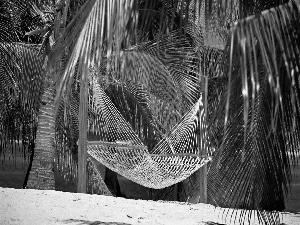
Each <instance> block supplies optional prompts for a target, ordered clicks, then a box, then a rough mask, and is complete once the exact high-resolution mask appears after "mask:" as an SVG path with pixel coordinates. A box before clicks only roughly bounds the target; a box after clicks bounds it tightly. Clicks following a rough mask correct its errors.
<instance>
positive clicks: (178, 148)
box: [88, 86, 212, 189]
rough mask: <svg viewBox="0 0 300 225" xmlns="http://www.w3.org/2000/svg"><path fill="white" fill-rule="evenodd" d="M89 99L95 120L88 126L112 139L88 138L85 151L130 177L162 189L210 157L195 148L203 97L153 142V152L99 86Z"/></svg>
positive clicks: (193, 170)
mask: <svg viewBox="0 0 300 225" xmlns="http://www.w3.org/2000/svg"><path fill="white" fill-rule="evenodd" d="M92 102H93V103H94V105H93V110H94V111H95V112H96V113H97V115H98V120H93V121H92V124H89V127H98V131H99V133H101V132H102V133H101V135H102V137H104V139H110V140H113V139H114V140H115V141H88V153H89V154H90V155H91V156H92V157H93V158H95V159H96V160H98V161H99V162H100V163H102V164H103V165H105V166H106V167H108V168H109V169H111V170H113V171H115V172H117V173H118V174H120V175H122V176H124V177H126V178H127V179H129V180H132V181H134V182H136V183H138V184H140V185H142V186H145V187H148V188H154V189H162V188H165V187H168V186H171V185H173V184H176V183H178V182H180V181H182V180H184V179H186V178H188V177H189V176H190V175H191V174H193V173H194V172H195V171H197V170H198V169H199V168H200V167H202V166H203V165H205V164H206V163H207V162H208V161H210V160H211V155H212V154H211V153H209V154H207V155H205V156H204V155H201V154H200V152H199V150H198V147H197V146H198V144H199V140H198V138H197V135H196V131H197V130H199V128H200V125H201V123H199V114H200V115H201V116H203V112H204V110H203V104H202V98H200V99H199V100H198V102H197V103H196V104H195V105H194V106H193V107H192V108H191V110H190V111H189V112H188V113H187V114H186V115H185V116H184V118H183V120H182V121H181V122H180V123H179V124H178V125H177V126H175V127H174V128H173V129H172V130H171V132H170V134H169V135H168V136H167V137H165V138H164V139H162V140H161V141H160V142H159V143H158V144H157V145H156V147H155V148H154V150H153V152H152V154H150V153H149V151H148V149H147V146H145V145H144V144H143V143H142V141H141V140H140V139H139V138H138V136H137V135H136V133H135V132H134V131H133V129H132V128H131V126H130V124H129V123H128V122H127V121H126V120H125V119H124V118H123V117H122V115H121V114H120V112H119V111H118V110H117V109H116V108H115V106H114V105H113V103H112V102H111V101H110V99H109V97H108V96H107V95H106V93H105V92H104V91H103V90H102V89H101V88H100V87H99V86H97V87H96V94H95V95H93V101H92ZM201 118H202V117H201ZM89 122H90V121H89ZM202 126H203V125H202Z"/></svg>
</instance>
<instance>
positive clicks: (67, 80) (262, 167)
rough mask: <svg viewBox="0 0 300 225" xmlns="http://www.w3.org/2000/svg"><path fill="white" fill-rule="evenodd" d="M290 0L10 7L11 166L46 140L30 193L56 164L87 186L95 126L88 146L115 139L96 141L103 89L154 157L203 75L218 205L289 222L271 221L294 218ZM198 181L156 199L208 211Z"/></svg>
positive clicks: (5, 113) (293, 18)
mask: <svg viewBox="0 0 300 225" xmlns="http://www.w3.org/2000/svg"><path fill="white" fill-rule="evenodd" d="M287 2H288V1H283V0H278V1H270V0H269V1H268V0H264V1H235V0H233V1H225V0H224V1H209V0H205V1H193V0H191V1H183V0H182V1H180V0H177V1H165V0H155V1H143V0H140V1H133V0H120V1H113V0H105V1H96V0H86V1H79V0H78V1H68V0H67V1H63V0H59V1H57V2H56V3H53V2H52V1H26V3H24V2H23V1H18V0H15V1H13V0H12V1H1V5H0V9H1V14H0V26H1V30H0V31H1V32H0V38H1V40H0V41H1V43H0V53H1V61H0V62H1V63H0V76H1V80H0V107H1V111H0V121H1V127H0V135H1V137H0V138H1V143H2V144H1V149H0V152H1V157H4V156H5V154H6V153H5V152H6V147H5V146H6V145H7V144H8V143H11V142H13V141H19V140H22V141H23V143H24V142H25V140H28V139H29V142H30V143H33V140H34V139H35V150H34V154H33V155H32V156H33V158H32V160H31V162H32V167H30V176H29V181H28V184H27V186H28V187H32V188H54V175H53V166H54V164H56V165H57V166H58V167H59V169H60V170H61V171H63V172H64V174H66V175H67V176H66V177H68V178H70V177H73V178H74V176H75V177H76V173H77V166H76V163H77V158H78V151H77V144H76V142H77V140H78V137H79V130H80V129H82V126H83V124H84V123H86V121H88V134H89V136H95V137H97V138H99V139H105V138H106V139H107V141H116V140H114V137H111V136H110V137H101V136H99V132H98V131H99V128H100V127H101V121H102V119H101V116H99V114H97V108H96V106H95V105H94V104H93V102H92V101H91V99H92V96H93V94H94V93H95V92H96V91H97V90H95V89H93V87H94V86H95V85H92V84H93V82H97V83H98V84H99V85H100V86H101V88H102V89H103V90H104V91H105V93H106V95H107V96H109V98H110V99H111V101H112V102H113V103H114V104H115V106H116V107H117V109H118V110H119V112H120V113H121V115H122V116H123V117H124V118H125V119H126V120H127V121H128V122H129V123H130V125H131V126H132V128H133V130H134V131H135V132H136V133H137V134H138V136H139V138H140V139H141V140H142V141H143V142H144V143H145V144H146V145H147V146H148V148H149V150H150V152H151V150H152V149H153V147H154V146H155V144H156V143H158V142H159V141H160V140H161V139H162V138H163V137H165V135H167V134H168V133H169V131H170V130H171V129H172V127H174V126H175V125H176V124H177V123H178V122H179V121H180V120H181V118H182V116H183V115H184V114H185V113H186V112H187V111H188V110H189V109H190V108H191V106H192V105H193V104H194V103H195V102H196V101H197V99H198V98H199V96H200V95H201V93H200V91H199V90H200V86H201V77H202V76H206V77H208V78H209V86H208V93H207V94H208V115H207V123H208V130H207V137H208V140H207V143H208V147H209V149H210V150H213V151H215V155H214V158H213V160H212V162H211V163H210V166H209V171H208V198H209V202H210V203H212V204H214V205H218V206H222V207H232V208H242V209H247V210H259V216H260V217H259V218H260V219H261V220H262V222H265V223H268V222H270V223H271V222H273V221H274V220H278V217H273V216H274V215H273V214H272V213H268V212H271V211H274V210H277V211H281V210H283V209H284V195H285V194H287V193H288V188H289V182H290V180H291V168H290V167H291V165H293V164H295V163H296V157H297V154H299V124H298V123H299V122H298V121H299V119H300V118H299V109H300V108H299V100H300V99H299V88H300V86H299V77H298V76H299V62H300V60H299V57H300V54H299V52H300V51H299V46H300V41H299V37H300V33H299V29H297V27H298V21H299V16H300V6H299V4H298V3H296V2H294V1H290V2H288V3H287ZM271 7H275V8H272V9H270V8H271ZM13 9H16V10H13ZM266 9H270V10H268V11H263V10H266ZM262 11H263V12H262ZM261 12H262V13H261ZM238 20H239V21H238ZM236 21H238V22H236ZM234 22H236V23H235V24H234ZM9 27H11V28H13V29H9ZM25 34H26V36H25V38H24V35H25ZM17 42H23V43H17ZM24 42H27V44H24ZM28 42H29V43H31V44H28ZM33 43H35V44H37V43H38V44H39V45H33ZM84 90H86V91H85V93H84ZM82 99H85V100H86V102H87V103H86V106H87V108H88V114H87V117H86V120H84V121H82V120H81V118H82V116H84V113H83V112H82V110H80V107H81V106H80V105H79V102H82ZM87 99H89V101H87ZM37 118H38V119H37ZM37 121H38V122H39V123H38V124H37ZM36 129H37V130H36ZM31 145H32V144H31ZM25 153H26V152H25ZM198 180H199V177H198V174H197V173H195V174H194V175H192V176H191V177H190V178H189V180H186V181H184V182H182V183H180V184H178V185H175V186H172V187H170V188H167V189H163V190H160V191H158V192H155V193H154V195H155V198H162V199H170V198H171V199H174V196H175V198H176V200H183V201H186V200H188V199H190V198H193V199H197V196H196V197H195V195H197V194H195V193H196V191H197V190H198V187H197V185H198V183H199V182H198ZM174 190H176V192H177V196H176V193H175V195H174ZM178 195H179V196H180V197H178ZM245 212H246V211H245ZM247 215H248V214H247V213H246V214H245V216H247ZM266 215H267V216H266Z"/></svg>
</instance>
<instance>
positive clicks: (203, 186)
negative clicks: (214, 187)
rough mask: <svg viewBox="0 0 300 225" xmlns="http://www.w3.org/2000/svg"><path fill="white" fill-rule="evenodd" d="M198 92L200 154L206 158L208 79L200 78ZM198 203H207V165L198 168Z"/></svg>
mask: <svg viewBox="0 0 300 225" xmlns="http://www.w3.org/2000/svg"><path fill="white" fill-rule="evenodd" d="M200 91H201V92H202V101H203V107H204V112H203V115H202V116H201V114H199V121H200V143H199V147H200V154H201V156H204V157H206V156H207V129H206V126H207V121H206V120H207V93H208V77H204V76H201V83H200ZM200 202H201V203H207V164H206V165H204V166H202V167H201V168H200Z"/></svg>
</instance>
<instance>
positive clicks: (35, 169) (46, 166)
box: [26, 88, 55, 190]
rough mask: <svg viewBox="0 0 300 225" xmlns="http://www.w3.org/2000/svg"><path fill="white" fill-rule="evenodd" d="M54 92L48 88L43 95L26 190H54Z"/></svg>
mask: <svg viewBox="0 0 300 225" xmlns="http://www.w3.org/2000/svg"><path fill="white" fill-rule="evenodd" d="M54 91H55V89H53V88H47V89H46V90H45V92H44V94H43V95H42V100H41V107H40V111H39V116H38V128H37V134H36V139H35V149H34V152H33V154H34V155H33V161H32V167H31V170H30V174H29V178H28V182H27V186H26V188H34V189H43V190H54V189H55V180H54V169H53V166H54V156H55V145H54V137H55V117H54Z"/></svg>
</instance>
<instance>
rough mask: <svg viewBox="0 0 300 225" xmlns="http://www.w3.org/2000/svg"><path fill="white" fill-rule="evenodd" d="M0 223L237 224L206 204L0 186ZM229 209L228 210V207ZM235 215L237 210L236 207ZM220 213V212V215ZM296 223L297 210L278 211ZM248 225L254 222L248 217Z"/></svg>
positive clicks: (299, 221) (286, 220) (298, 219)
mask: <svg viewBox="0 0 300 225" xmlns="http://www.w3.org/2000/svg"><path fill="white" fill-rule="evenodd" d="M0 201H1V204H0V224H1V225H2V224H3V225H4V224H5V225H6V224H18V225H19V224H22V225H24V224H30V225H35V224H39V225H40V224H78V225H79V224H80V225H85V224H90V225H91V224H93V225H96V224H97V225H99V224H109V225H113V224H117V225H121V224H151V225H152V224H153V225H155V224H184V225H193V224H198V225H200V224H206V225H208V224H211V225H212V224H239V223H238V221H237V222H234V221H233V220H232V221H230V217H225V216H224V213H223V212H224V209H222V208H216V207H214V206H212V205H209V204H194V205H189V204H185V203H179V202H175V203H174V202H154V201H145V200H131V199H124V198H115V197H108V196H100V195H89V194H79V193H69V192H60V191H42V190H30V189H26V190H24V189H13V188H0ZM229 212H232V210H229ZM237 212H238V215H239V213H240V211H237ZM222 215H223V216H222ZM281 222H282V223H284V224H288V225H299V224H300V213H299V214H292V213H282V221H281ZM250 224H251V225H255V224H258V221H257V219H256V218H252V219H251V221H250Z"/></svg>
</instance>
